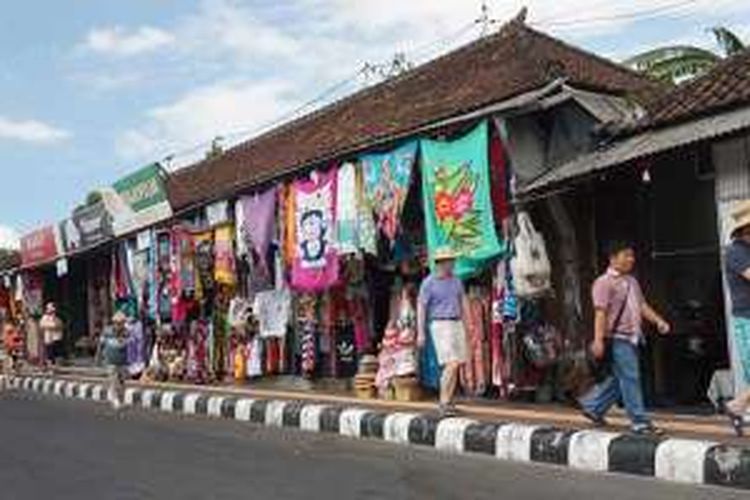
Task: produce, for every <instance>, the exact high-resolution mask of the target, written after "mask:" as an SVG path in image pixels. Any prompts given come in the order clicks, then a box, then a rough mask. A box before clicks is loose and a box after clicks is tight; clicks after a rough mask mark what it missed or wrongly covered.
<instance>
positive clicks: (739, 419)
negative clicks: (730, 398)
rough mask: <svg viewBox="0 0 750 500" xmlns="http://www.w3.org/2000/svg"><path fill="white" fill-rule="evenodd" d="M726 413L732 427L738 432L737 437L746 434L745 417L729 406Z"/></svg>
mask: <svg viewBox="0 0 750 500" xmlns="http://www.w3.org/2000/svg"><path fill="white" fill-rule="evenodd" d="M725 413H726V415H727V417H728V418H729V424H730V425H731V426H732V429H734V433H735V434H737V437H742V436H744V435H745V418H744V417H743V416H742V415H738V414H737V413H735V412H733V411H732V410H730V409H729V408H725Z"/></svg>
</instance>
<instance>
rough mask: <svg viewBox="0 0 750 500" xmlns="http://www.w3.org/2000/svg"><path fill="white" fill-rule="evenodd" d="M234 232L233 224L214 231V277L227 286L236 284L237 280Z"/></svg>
mask: <svg viewBox="0 0 750 500" xmlns="http://www.w3.org/2000/svg"><path fill="white" fill-rule="evenodd" d="M232 232H233V231H232V226H230V225H228V224H227V225H224V226H220V227H217V228H216V230H215V231H214V279H215V280H216V282H217V283H219V284H221V285H227V286H234V285H235V283H236V282H237V275H236V272H235V260H234V240H233V235H232Z"/></svg>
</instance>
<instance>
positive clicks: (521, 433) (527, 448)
mask: <svg viewBox="0 0 750 500" xmlns="http://www.w3.org/2000/svg"><path fill="white" fill-rule="evenodd" d="M537 429H539V427H538V426H534V425H522V424H508V425H503V426H501V427H500V428H499V429H498V430H497V445H496V447H495V456H496V457H497V458H500V459H503V460H512V461H514V462H529V461H531V436H532V435H534V432H536V430H537Z"/></svg>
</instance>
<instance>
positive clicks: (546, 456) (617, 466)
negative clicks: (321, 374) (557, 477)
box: [0, 374, 750, 489]
mask: <svg viewBox="0 0 750 500" xmlns="http://www.w3.org/2000/svg"><path fill="white" fill-rule="evenodd" d="M0 387H2V388H4V389H11V390H25V391H34V392H38V393H43V394H49V395H55V396H59V397H66V398H71V399H79V400H92V401H96V402H106V401H107V394H106V388H105V386H104V383H103V380H102V379H101V378H99V377H90V376H89V377H84V376H82V375H78V376H74V375H71V374H68V375H66V376H62V375H61V376H42V375H37V376H26V377H7V376H0ZM125 403H126V405H127V406H129V407H133V408H136V407H137V408H142V409H144V410H156V411H162V412H166V413H181V414H185V415H199V416H205V417H209V418H223V419H231V420H237V421H242V422H249V423H252V424H256V425H265V426H268V427H286V428H293V429H299V430H302V431H308V432H318V433H335V434H340V435H342V436H346V437H349V438H353V439H378V440H383V441H387V442H390V443H393V444H401V445H420V446H429V447H434V448H436V449H437V450H440V451H442V452H449V453H457V454H461V453H481V454H486V455H491V456H494V457H496V458H498V459H502V460H511V461H516V462H524V463H544V464H552V465H558V466H566V467H570V468H573V469H578V470H585V471H592V472H615V473H622V474H632V475H640V476H648V477H655V478H658V479H661V480H666V481H675V482H681V483H689V484H708V485H716V486H727V487H732V488H738V489H750V447H748V446H745V445H744V444H737V445H730V444H727V443H726V442H724V443H722V442H721V441H720V440H708V439H696V438H694V437H692V438H690V439H688V438H680V437H676V436H670V437H665V438H656V437H644V436H634V435H632V434H630V433H627V432H618V431H616V430H615V429H607V430H593V429H583V430H581V426H580V425H579V424H580V422H581V421H580V419H579V418H577V417H576V416H575V415H574V414H573V413H572V412H556V411H549V410H546V411H542V412H539V411H531V410H529V409H523V408H512V407H505V406H503V407H492V408H482V407H478V406H473V405H462V406H461V407H460V409H461V410H462V411H463V412H464V413H463V415H462V416H461V417H460V418H446V419H440V418H439V417H438V416H437V415H436V414H435V412H434V405H433V404H431V403H423V402H419V403H394V402H390V401H363V400H358V399H354V398H351V397H346V396H338V395H324V394H315V393H310V392H295V391H273V390H262V389H247V388H244V387H243V388H237V387H204V386H191V385H184V384H139V383H134V384H128V387H127V389H126V391H125ZM553 421H557V422H559V421H563V422H565V421H568V422H571V425H557V424H555V423H553ZM668 423H669V425H670V426H672V427H674V426H683V427H690V426H692V425H694V424H693V422H688V421H677V420H675V421H670V422H668ZM704 425H705V426H706V428H709V426H710V425H713V424H704Z"/></svg>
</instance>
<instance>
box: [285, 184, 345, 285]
mask: <svg viewBox="0 0 750 500" xmlns="http://www.w3.org/2000/svg"><path fill="white" fill-rule="evenodd" d="M317 177H318V179H317V182H316V181H315V180H302V181H296V182H294V184H293V189H294V201H295V203H294V205H295V231H296V237H295V240H296V241H295V248H294V249H295V253H294V261H293V264H292V286H293V287H294V288H296V289H298V290H303V291H321V290H325V289H326V288H329V287H331V286H333V285H335V284H336V283H337V282H338V279H339V261H338V256H337V255H336V245H335V234H334V232H335V228H336V211H335V207H336V172H335V171H333V172H329V173H327V174H319V175H318V176H317Z"/></svg>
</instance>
